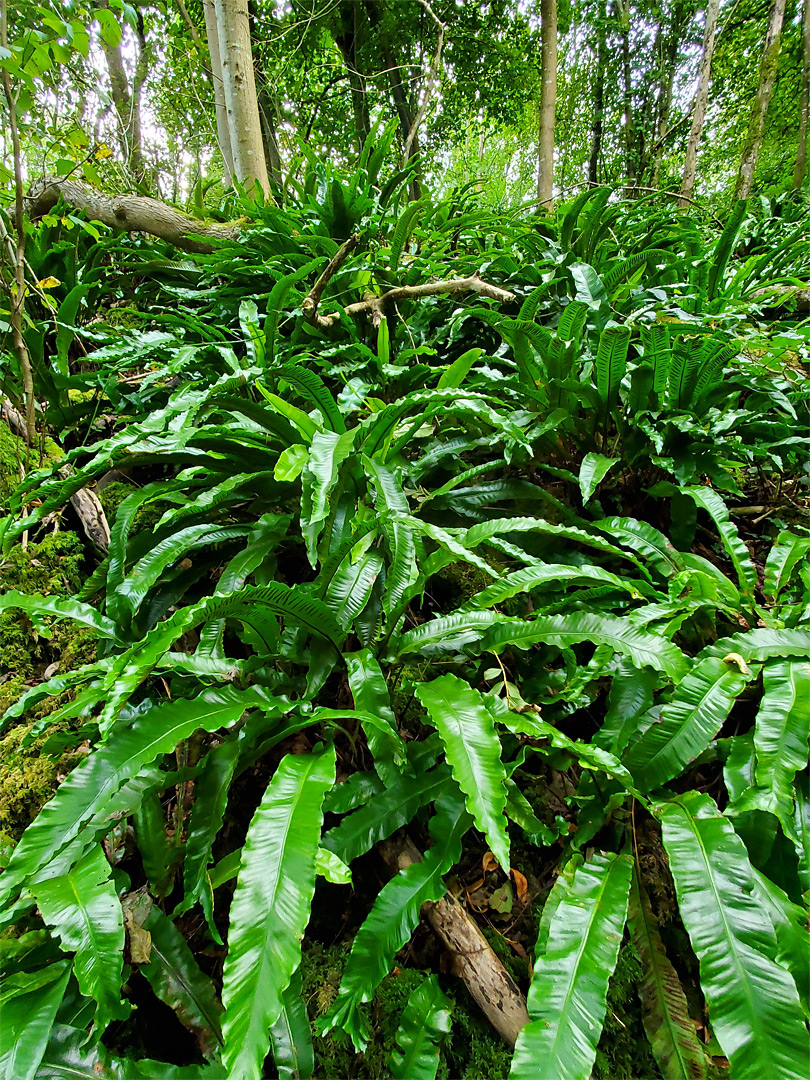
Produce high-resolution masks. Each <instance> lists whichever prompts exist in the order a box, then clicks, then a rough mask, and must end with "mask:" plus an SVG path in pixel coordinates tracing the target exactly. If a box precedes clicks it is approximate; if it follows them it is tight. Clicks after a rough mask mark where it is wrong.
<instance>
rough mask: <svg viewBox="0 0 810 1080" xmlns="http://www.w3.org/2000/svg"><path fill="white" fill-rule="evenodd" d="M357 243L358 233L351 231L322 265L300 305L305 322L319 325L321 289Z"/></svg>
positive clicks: (358, 239) (358, 241) (357, 245)
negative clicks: (316, 278)
mask: <svg viewBox="0 0 810 1080" xmlns="http://www.w3.org/2000/svg"><path fill="white" fill-rule="evenodd" d="M359 245H360V234H359V233H353V234H352V235H351V236H350V237H349V239H348V240H347V241H346V242H345V243H344V244H342V245H341V246H340V247H339V248H338V250H337V251H336V252H335V254H334V255H333V256H332V258H331V259H330V260H329V262H328V264H327V265H326V266H325V267H324V269H323V273H322V274H321V276H320V277H319V278H318V280H317V281H316V282H315V284H314V285H313V286H312V288H311V289H310V290H309V293H308V294H307V297H306V299H305V300H304V302H303V304H302V305H301V310H302V312H303V314H304V318H305V319H306V320H307V322H311V323H313V325H315V326H320V325H321V322H320V321H319V320H320V316H319V315H318V305H319V304H320V302H321V296H322V295H323V290H324V289H325V288H326V286H327V285H328V284H329V282H330V280H331V279H332V278H333V277H334V276H335V274H336V273H337V272H338V270H339V269H340V268H341V266H343V264H344V263H345V262H346V260H347V259H348V257H349V256H350V255H351V253H352V252H353V251H354V250H355V249H356V248H357V247H359ZM330 325H331V324H330Z"/></svg>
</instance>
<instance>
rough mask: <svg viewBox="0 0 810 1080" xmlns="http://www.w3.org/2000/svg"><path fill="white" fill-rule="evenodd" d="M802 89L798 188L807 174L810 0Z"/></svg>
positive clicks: (804, 34) (804, 27) (804, 21)
mask: <svg viewBox="0 0 810 1080" xmlns="http://www.w3.org/2000/svg"><path fill="white" fill-rule="evenodd" d="M802 39H803V42H804V45H803V48H802V90H801V97H800V98H799V146H798V149H797V151H796V168H795V169H794V170H793V186H794V188H796V189H798V188H800V187H801V186H802V184H803V183H804V178H805V175H806V174H807V129H808V122H810V0H804V16H803V18H802Z"/></svg>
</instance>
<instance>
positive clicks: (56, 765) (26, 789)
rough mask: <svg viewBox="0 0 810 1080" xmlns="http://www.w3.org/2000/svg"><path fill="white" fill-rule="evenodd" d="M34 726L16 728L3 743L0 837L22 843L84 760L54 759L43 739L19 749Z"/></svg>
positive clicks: (78, 756)
mask: <svg viewBox="0 0 810 1080" xmlns="http://www.w3.org/2000/svg"><path fill="white" fill-rule="evenodd" d="M55 702H56V699H54V704H55ZM62 704H64V702H62ZM34 722H35V721H34V720H30V721H28V722H26V723H21V724H17V725H15V726H14V727H13V728H11V730H10V731H8V732H7V733H6V734H5V735H4V737H3V738H2V739H0V835H2V836H4V837H10V838H12V839H13V840H19V838H20V836H21V835H22V834H23V832H24V831H25V830H26V828H27V827H28V826H29V825H30V824H31V822H32V821H33V820H34V818H35V817H36V816H37V814H38V813H39V811H40V810H41V809H42V807H43V806H44V805H45V803H46V802H47V801H48V799H50V797H51V796H52V795H53V793H54V792H55V791H56V789H57V788H58V786H59V784H60V782H61V781H62V780H63V779H64V777H65V776H66V775H67V773H68V772H70V770H71V769H72V768H73V766H74V765H76V764H78V762H79V761H80V760H81V757H82V755H81V754H79V753H75V752H74V753H65V754H61V755H58V756H54V757H51V756H50V755H48V754H45V753H44V752H43V744H44V742H45V740H44V738H42V739H38V740H37V741H36V742H34V743H33V744H32V745H31V746H30V747H27V748H25V749H20V744H21V743H22V740H23V739H24V737H25V736H26V735H27V733H28V732H29V731H30V730H31V728H32V727H33V725H34ZM61 727H62V728H65V727H66V725H61Z"/></svg>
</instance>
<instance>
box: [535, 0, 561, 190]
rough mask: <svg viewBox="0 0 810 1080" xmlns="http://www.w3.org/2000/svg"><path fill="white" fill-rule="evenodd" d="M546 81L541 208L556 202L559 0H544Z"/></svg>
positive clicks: (542, 93) (539, 162)
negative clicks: (555, 156) (555, 146)
mask: <svg viewBox="0 0 810 1080" xmlns="http://www.w3.org/2000/svg"><path fill="white" fill-rule="evenodd" d="M540 18H541V20H542V23H541V30H540V34H541V39H540V55H541V63H542V81H541V84H540V105H539V109H538V130H537V199H538V202H539V203H540V207H539V209H541V210H542V209H546V210H551V209H552V208H553V206H554V118H555V115H556V111H557V0H540Z"/></svg>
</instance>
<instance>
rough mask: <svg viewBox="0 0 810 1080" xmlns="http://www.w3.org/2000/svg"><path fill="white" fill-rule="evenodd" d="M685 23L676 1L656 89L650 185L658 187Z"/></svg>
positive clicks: (683, 15) (683, 14)
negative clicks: (656, 102)
mask: <svg viewBox="0 0 810 1080" xmlns="http://www.w3.org/2000/svg"><path fill="white" fill-rule="evenodd" d="M684 25H685V12H684V5H683V4H681V3H676V4H675V5H674V7H673V9H672V22H671V24H670V32H669V36H668V38H667V44H666V51H665V54H664V57H663V70H662V72H661V80H660V83H659V90H658V107H657V109H656V130H655V145H654V146H653V149H652V172H651V173H650V186H651V187H658V184H659V181H660V178H661V162H662V160H663V157H664V143H665V141H666V137H667V132H668V131H669V117H670V113H671V111H672V90H673V86H674V83H675V69H676V67H677V66H678V55H679V53H680V48H681V35H682V34H683V29H684Z"/></svg>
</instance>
